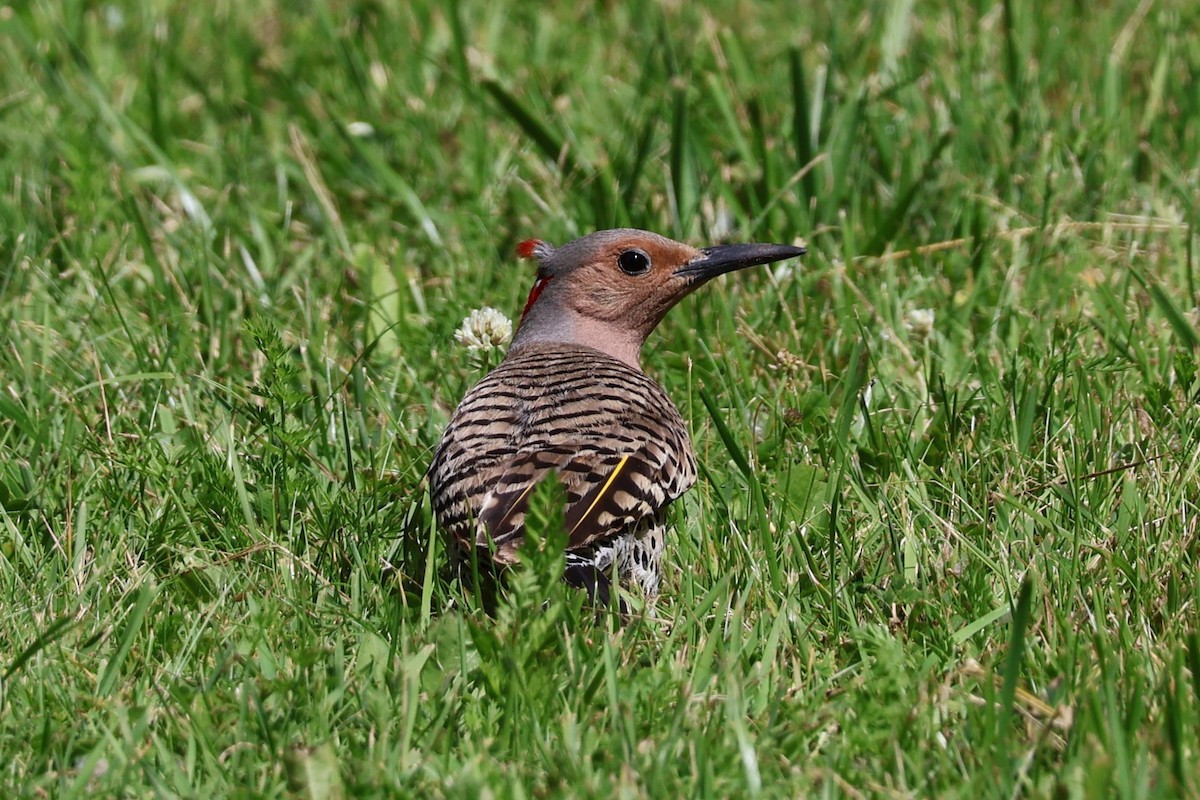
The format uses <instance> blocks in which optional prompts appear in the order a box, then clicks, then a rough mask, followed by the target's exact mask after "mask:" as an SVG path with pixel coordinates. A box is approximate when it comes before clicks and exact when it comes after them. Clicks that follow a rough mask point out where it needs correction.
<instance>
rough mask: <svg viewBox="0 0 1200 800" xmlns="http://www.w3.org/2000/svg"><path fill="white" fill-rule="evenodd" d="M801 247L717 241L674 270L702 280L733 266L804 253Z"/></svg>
mask: <svg viewBox="0 0 1200 800" xmlns="http://www.w3.org/2000/svg"><path fill="white" fill-rule="evenodd" d="M806 252H808V251H807V250H805V249H804V248H803V247H792V246H791V245H787V244H718V245H713V246H712V247H705V248H704V249H702V250H701V251H700V255H699V256H698V257H696V258H693V259H692V260H691V261H689V262H688V263H686V264H684V265H683V266H682V267H680V268H679V269H677V270H675V274H676V275H679V276H680V277H683V278H687V279H688V281H689V282H691V283H704V282H705V281H709V280H712V279H713V278H715V277H717V276H718V275H724V274H725V273H726V272H733V271H734V270H736V269H745V268H746V267H757V266H758V265H759V264H771V263H773V262H776V261H783V260H784V259H785V258H796V257H797V256H802V255H804V254H805V253H806Z"/></svg>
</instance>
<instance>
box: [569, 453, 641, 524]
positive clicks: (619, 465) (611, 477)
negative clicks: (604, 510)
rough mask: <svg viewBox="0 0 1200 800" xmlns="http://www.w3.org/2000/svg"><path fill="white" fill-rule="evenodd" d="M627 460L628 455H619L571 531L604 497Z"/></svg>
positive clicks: (581, 522)
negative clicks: (618, 459) (594, 496)
mask: <svg viewBox="0 0 1200 800" xmlns="http://www.w3.org/2000/svg"><path fill="white" fill-rule="evenodd" d="M627 461H629V456H621V460H620V461H618V462H617V466H615V467H613V471H612V473H611V474H610V475H609V476H608V480H606V481H605V482H604V486H602V487H601V488H600V493H599V494H597V495H596V499H595V500H593V501H592V504H591V505H590V506H588V510H587V511H585V512H583V516H581V517H580V518H579V522H576V523H575V527H573V528H571V533H575V531H576V530H578V528H579V526H580V525H582V524H583V521H584V520H585V519H587V518H588V517H589V516H590V515H591V513H592V511H593V510H594V509H595V508H596V504H597V503H599V502H600V501H601V500H602V499H604V495H606V494H607V493H608V488H609V487H610V486H612V484H613V481H615V480H616V479H617V476H618V475H620V474H621V470H622V469H624V468H625V463H626V462H627Z"/></svg>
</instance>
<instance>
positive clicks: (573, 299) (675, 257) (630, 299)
mask: <svg viewBox="0 0 1200 800" xmlns="http://www.w3.org/2000/svg"><path fill="white" fill-rule="evenodd" d="M700 255H701V253H700V251H699V250H697V249H695V248H694V247H689V246H688V245H685V244H680V243H679V242H673V241H671V240H669V239H664V238H662V237H661V236H653V235H644V236H638V235H628V236H623V237H621V238H620V239H617V240H614V241H611V242H604V243H602V244H601V245H600V246H598V247H596V248H595V249H594V251H593V252H592V253H590V254H589V258H588V259H587V260H586V261H585V262H583V263H581V264H579V265H578V266H576V267H574V268H571V269H566V270H563V272H562V273H560V274H558V275H555V278H554V281H555V283H556V284H558V285H557V286H555V287H554V288H555V289H557V290H559V291H561V292H563V294H561V295H560V296H561V297H563V298H564V300H565V301H566V302H567V304H568V305H569V306H570V307H572V308H573V309H574V310H575V311H577V312H579V313H580V314H582V315H584V316H585V317H589V318H591V319H598V320H603V321H606V322H612V321H618V320H619V321H620V322H621V323H622V324H623V325H626V326H628V327H629V328H632V329H634V330H647V331H648V330H649V329H651V328H653V327H654V326H655V325H657V324H658V323H659V321H660V320H661V319H662V318H663V315H665V314H666V313H667V312H668V311H669V310H670V309H671V307H672V306H673V305H675V304H676V303H677V302H679V300H680V299H681V298H683V297H684V296H685V295H687V293H688V292H689V291H690V290H691V288H692V283H693V281H691V280H690V279H688V278H686V277H684V276H681V275H678V274H676V271H677V270H678V269H679V268H680V267H682V266H683V265H684V264H687V263H688V262H690V261H692V260H693V259H695V258H697V257H699V256H700Z"/></svg>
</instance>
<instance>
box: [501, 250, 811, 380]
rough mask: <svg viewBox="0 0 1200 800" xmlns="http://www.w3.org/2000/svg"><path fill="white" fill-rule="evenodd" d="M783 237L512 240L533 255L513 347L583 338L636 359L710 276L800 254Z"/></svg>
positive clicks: (527, 255) (524, 252)
mask: <svg viewBox="0 0 1200 800" xmlns="http://www.w3.org/2000/svg"><path fill="white" fill-rule="evenodd" d="M804 252H805V251H804V248H802V247H793V246H791V245H781V244H726V245H714V246H712V247H702V248H695V247H691V246H690V245H686V244H682V243H680V242H676V241H672V240H671V239H668V238H666V237H664V236H659V235H658V234H656V233H650V232H649V231H640V230H634V229H631V228H621V229H617V230H608V231H598V232H596V233H592V234H589V235H587V236H584V237H581V238H579V239H576V240H574V241H572V242H568V243H567V244H564V245H562V246H560V247H554V246H552V245H550V244H547V243H546V242H543V241H541V240H540V239H529V240H526V241H524V242H521V244H520V245H519V246H518V247H517V253H518V254H519V255H520V256H521V257H523V258H529V259H534V260H536V261H537V265H538V270H537V277H536V279H535V281H534V284H533V288H532V289H531V290H530V292H529V299H528V300H527V301H526V303H525V310H524V312H523V313H522V315H521V323H520V327H519V328H518V330H517V335H516V338H514V340H513V349H514V350H515V349H517V348H518V347H520V346H523V345H525V344H529V343H533V342H554V343H571V344H585V345H589V346H591V347H595V348H596V349H598V350H601V351H603V352H606V353H609V354H610V355H613V356H616V357H617V358H620V359H622V360H624V361H626V362H628V363H632V364H633V365H635V366H636V364H637V358H638V354H639V353H640V351H641V347H642V343H643V342H645V340H646V337H647V336H649V335H650V332H651V331H653V330H654V328H655V326H657V325H658V323H659V322H660V321H661V320H662V318H663V316H664V315H666V313H667V312H668V311H670V310H671V307H672V306H674V305H675V304H676V303H678V302H679V301H680V300H682V299H683V298H684V297H686V296H687V295H688V294H689V293H691V292H692V291H694V290H695V289H697V288H699V287H700V286H703V285H704V284H705V283H707V282H708V281H710V280H712V279H713V278H715V277H717V276H718V275H723V274H724V273H726V272H732V271H734V270H738V269H744V268H746V267H753V266H757V265H760V264H770V263H772V262H775V261H781V260H783V259H785V258H794V257H796V256H800V255H803V254H804Z"/></svg>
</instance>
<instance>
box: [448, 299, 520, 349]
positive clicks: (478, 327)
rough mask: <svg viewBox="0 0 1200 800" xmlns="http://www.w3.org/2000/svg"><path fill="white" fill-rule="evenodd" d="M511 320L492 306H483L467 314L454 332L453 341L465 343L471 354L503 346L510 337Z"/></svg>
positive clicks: (511, 330) (511, 329)
mask: <svg viewBox="0 0 1200 800" xmlns="http://www.w3.org/2000/svg"><path fill="white" fill-rule="evenodd" d="M512 332H513V324H512V320H511V319H509V318H508V317H506V316H504V315H503V314H502V313H500V312H499V311H497V310H496V309H494V308H492V307H491V306H484V307H483V308H477V309H475V310H474V311H472V312H471V313H470V314H468V315H467V317H466V319H464V320H463V321H462V325H459V326H458V330H456V331H455V332H454V341H456V342H458V343H459V344H461V345H466V348H467V351H468V352H470V353H471V354H472V355H476V354H478V353H485V352H488V351H489V350H494V349H497V348H501V347H504V345H506V344H508V340H509V339H511V338H512Z"/></svg>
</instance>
